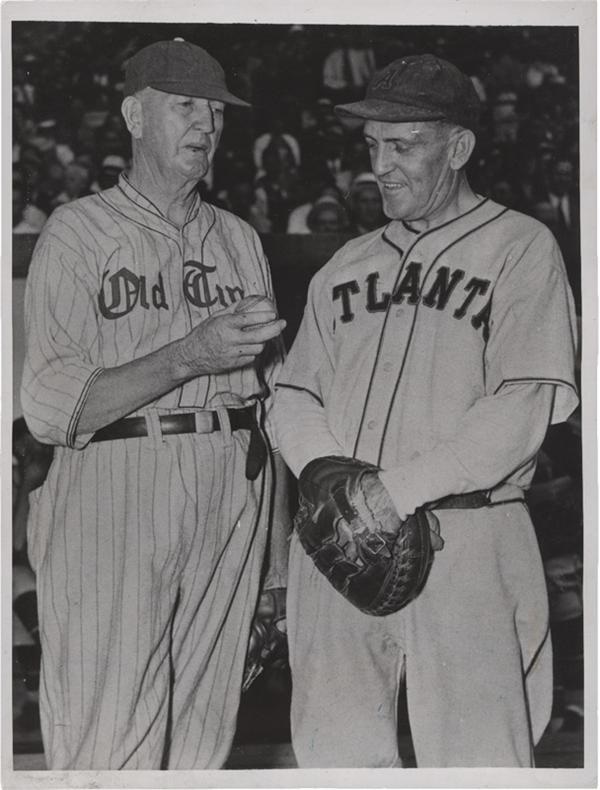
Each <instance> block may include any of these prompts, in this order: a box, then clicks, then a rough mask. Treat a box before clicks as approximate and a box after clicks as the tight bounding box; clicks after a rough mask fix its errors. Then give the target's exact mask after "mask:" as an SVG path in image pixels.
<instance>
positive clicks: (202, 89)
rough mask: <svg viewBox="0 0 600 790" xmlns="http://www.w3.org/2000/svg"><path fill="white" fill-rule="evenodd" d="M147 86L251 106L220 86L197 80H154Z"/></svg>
mask: <svg viewBox="0 0 600 790" xmlns="http://www.w3.org/2000/svg"><path fill="white" fill-rule="evenodd" d="M148 87H149V88H154V90H157V91H162V92H163V93H175V94H177V95H179V96H193V97H194V98H196V99H214V100H215V101H222V102H225V104H236V105H237V106H238V107H251V106H252V105H251V104H250V102H247V101H244V100H243V99H239V98H238V97H237V96H234V95H233V93H230V92H229V91H228V90H224V89H223V88H221V87H220V86H211V85H198V83H197V82H170V81H165V82H162V81H155V82H152V83H150V84H149V85H148Z"/></svg>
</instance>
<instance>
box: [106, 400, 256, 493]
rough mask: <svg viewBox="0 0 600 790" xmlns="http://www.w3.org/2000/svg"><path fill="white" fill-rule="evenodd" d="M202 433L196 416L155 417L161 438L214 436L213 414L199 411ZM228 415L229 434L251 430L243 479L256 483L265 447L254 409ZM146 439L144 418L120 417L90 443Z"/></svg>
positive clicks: (231, 411)
mask: <svg viewBox="0 0 600 790" xmlns="http://www.w3.org/2000/svg"><path fill="white" fill-rule="evenodd" d="M201 416H202V422H203V423H204V425H205V429H204V430H200V431H199V430H198V425H197V422H196V415H195V414H194V413H193V412H192V413H188V414H161V415H160V417H159V418H158V420H159V423H160V430H161V432H162V434H163V435H164V436H170V435H174V434H179V433H213V432H214V431H220V430H221V424H220V422H219V415H218V413H217V412H216V411H209V412H206V411H205V412H201ZM227 416H228V418H229V424H230V426H231V430H232V431H240V430H242V431H244V430H245V431H250V444H249V446H248V456H247V459H246V477H247V478H248V480H255V479H256V478H257V477H258V475H259V473H260V470H261V469H262V467H263V466H264V464H265V461H266V458H267V448H266V446H265V442H264V440H263V437H262V434H261V432H260V428H259V426H258V422H257V421H256V417H255V414H254V407H251V406H248V407H246V408H245V409H227ZM144 436H148V427H147V423H146V418H145V417H123V418H122V419H120V420H116V421H115V422H112V423H110V425H106V426H105V427H104V428H100V429H99V430H98V431H96V432H95V434H94V435H93V436H92V439H91V441H92V442H108V441H113V440H115V439H135V438H142V437H144Z"/></svg>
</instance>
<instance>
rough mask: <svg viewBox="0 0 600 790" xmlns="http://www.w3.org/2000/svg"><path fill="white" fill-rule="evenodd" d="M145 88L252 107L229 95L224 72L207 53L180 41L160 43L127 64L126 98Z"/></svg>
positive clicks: (151, 45)
mask: <svg viewBox="0 0 600 790" xmlns="http://www.w3.org/2000/svg"><path fill="white" fill-rule="evenodd" d="M144 88H154V89H155V90H157V91H164V92H165V93H176V94H179V95H181V96H195V97H197V98H200V99H216V100H218V101H222V102H225V103H226V104H238V105H240V106H242V107H249V106H250V105H249V103H248V102H246V101H243V100H242V99H238V97H237V96H234V95H233V94H232V93H230V92H229V91H228V89H227V85H226V84H225V72H224V71H223V69H222V67H221V65H220V64H219V63H218V62H217V61H216V60H215V59H214V58H213V57H212V56H211V55H209V54H208V52H207V51H206V50H204V49H202V48H201V47H198V46H196V45H195V44H191V43H190V42H189V41H184V40H183V39H181V38H176V39H174V40H173V41H157V42H155V43H154V44H150V45H149V46H147V47H144V48H143V49H141V50H140V51H139V52H137V53H136V54H135V55H133V56H132V57H131V58H130V59H129V60H128V61H127V64H126V66H125V85H124V88H123V92H124V94H125V96H131V95H132V94H133V93H137V91H140V90H143V89H144Z"/></svg>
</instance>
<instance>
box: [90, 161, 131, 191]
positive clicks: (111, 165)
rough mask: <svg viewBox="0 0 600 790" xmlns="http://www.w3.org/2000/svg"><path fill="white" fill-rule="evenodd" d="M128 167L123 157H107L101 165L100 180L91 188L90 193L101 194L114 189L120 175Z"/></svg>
mask: <svg viewBox="0 0 600 790" xmlns="http://www.w3.org/2000/svg"><path fill="white" fill-rule="evenodd" d="M126 167H127V163H126V162H125V160H124V159H123V157H122V156H117V155H116V154H110V155H109V156H105V157H104V159H103V160H102V164H101V165H100V171H99V173H98V178H97V179H96V181H94V183H93V184H92V186H91V187H90V191H91V192H100V191H101V190H103V189H110V187H114V186H115V185H116V184H117V182H118V180H119V175H120V174H121V172H122V171H123V170H125V168H126Z"/></svg>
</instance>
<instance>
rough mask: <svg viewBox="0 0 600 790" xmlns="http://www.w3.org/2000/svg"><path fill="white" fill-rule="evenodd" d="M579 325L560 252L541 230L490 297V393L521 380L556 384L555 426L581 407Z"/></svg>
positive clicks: (487, 356) (508, 265) (511, 263)
mask: <svg viewBox="0 0 600 790" xmlns="http://www.w3.org/2000/svg"><path fill="white" fill-rule="evenodd" d="M576 344H577V324H576V316H575V307H574V302H573V296H572V294H571V291H570V288H569V285H568V282H567V276H566V272H565V268H564V263H563V261H562V257H561V254H560V250H559V248H558V245H557V243H556V241H555V240H554V237H553V236H552V234H551V233H550V232H549V231H548V230H547V229H546V228H542V229H541V230H540V231H539V232H538V233H537V234H536V235H535V236H534V237H533V238H532V239H531V240H530V241H529V243H528V244H527V245H525V246H524V248H523V249H522V250H520V251H519V252H517V253H515V254H514V255H513V256H512V257H510V258H509V259H508V260H507V263H506V265H505V270H504V272H503V273H502V274H501V275H500V278H499V279H498V282H497V284H496V287H495V289H494V293H493V295H492V299H491V305H490V315H489V338H488V342H487V346H486V352H485V370H486V388H487V392H488V394H495V393H498V392H500V391H501V390H502V389H503V388H504V387H506V386H507V385H511V384H518V383H523V382H538V383H542V382H546V383H550V384H553V385H555V397H554V403H553V407H552V414H551V422H552V423H558V422H563V421H564V420H566V419H567V418H568V417H569V415H570V414H571V413H572V412H573V410H574V409H575V408H576V406H577V404H578V395H577V385H576V381H575V354H576Z"/></svg>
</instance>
